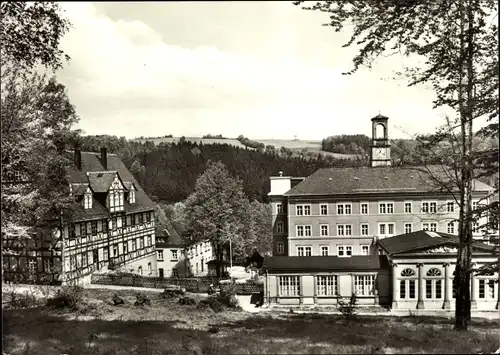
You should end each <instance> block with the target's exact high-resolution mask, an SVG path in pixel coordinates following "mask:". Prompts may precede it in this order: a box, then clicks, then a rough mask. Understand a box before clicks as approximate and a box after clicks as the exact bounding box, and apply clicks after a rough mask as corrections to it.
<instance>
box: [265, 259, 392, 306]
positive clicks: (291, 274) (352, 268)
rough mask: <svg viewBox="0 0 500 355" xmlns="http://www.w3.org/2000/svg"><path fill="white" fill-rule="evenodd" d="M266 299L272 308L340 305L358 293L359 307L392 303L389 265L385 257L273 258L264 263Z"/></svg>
mask: <svg viewBox="0 0 500 355" xmlns="http://www.w3.org/2000/svg"><path fill="white" fill-rule="evenodd" d="M263 268H264V271H265V272H266V277H265V281H264V297H265V298H266V302H267V303H268V304H270V305H289V306H300V305H319V306H328V305H335V304H336V303H337V296H341V297H350V296H351V295H352V294H353V293H356V295H357V297H358V304H360V305H380V304H389V302H390V285H389V282H390V278H389V263H388V259H387V257H386V256H385V255H370V256H351V257H349V258H345V257H339V256H273V257H268V258H266V259H265V261H264V266H263Z"/></svg>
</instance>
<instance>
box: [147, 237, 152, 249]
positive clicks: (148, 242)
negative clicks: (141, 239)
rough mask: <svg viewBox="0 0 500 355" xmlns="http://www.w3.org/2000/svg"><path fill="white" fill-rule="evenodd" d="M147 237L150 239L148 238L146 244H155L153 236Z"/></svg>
mask: <svg viewBox="0 0 500 355" xmlns="http://www.w3.org/2000/svg"><path fill="white" fill-rule="evenodd" d="M147 238H148V239H147V244H146V245H147V246H148V247H149V246H151V244H153V238H152V237H151V236H150V235H148V237H147Z"/></svg>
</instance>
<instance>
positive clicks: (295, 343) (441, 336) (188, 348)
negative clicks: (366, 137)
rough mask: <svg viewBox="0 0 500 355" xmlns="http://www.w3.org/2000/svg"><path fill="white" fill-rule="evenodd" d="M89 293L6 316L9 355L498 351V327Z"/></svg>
mask: <svg viewBox="0 0 500 355" xmlns="http://www.w3.org/2000/svg"><path fill="white" fill-rule="evenodd" d="M114 292H116V291H114V290H113V291H112V290H105V289H102V290H95V289H89V290H85V291H84V293H85V295H84V296H85V297H84V300H83V301H82V302H81V305H80V306H79V309H78V311H76V312H68V311H66V312H60V311H59V312H55V311H53V310H50V309H47V308H45V307H38V308H32V309H21V310H4V312H3V335H2V340H3V342H2V344H3V346H2V351H3V353H5V354H11V355H12V354H40V355H42V354H43V355H45V354H47V355H49V354H68V355H70V354H99V355H100V354H102V355H104V354H138V355H139V354H141V355H142V354H144V355H146V354H149V355H153V354H158V355H160V354H331V353H342V354H346V353H377V352H379V353H380V352H381V350H383V351H384V352H385V353H436V354H437V353H440V354H443V353H464V354H465V353H477V352H480V351H486V352H492V351H494V350H496V349H497V348H499V347H500V332H499V330H498V322H494V321H487V320H475V321H474V322H473V324H472V326H471V331H469V332H464V333H456V332H454V331H453V330H452V324H451V323H452V321H451V320H447V319H442V318H429V317H428V318H424V317H406V318H403V317H397V318H396V317H395V318H389V317H368V316H359V317H357V318H355V319H353V320H349V321H347V320H345V319H343V318H342V317H341V316H338V315H319V314H287V313H274V312H261V313H259V314H250V313H245V312H241V311H224V312H221V313H214V312H213V311H211V310H199V309H197V308H196V306H185V305H182V306H181V305H178V304H177V303H176V301H177V299H161V298H159V296H158V294H157V293H150V294H149V295H150V297H151V300H152V301H151V302H152V304H151V306H145V307H136V306H134V305H133V301H134V300H135V292H134V291H128V290H124V291H118V294H119V295H120V296H121V297H123V298H124V299H125V301H126V304H125V305H121V306H113V305H112V303H111V297H112V294H113V293H114Z"/></svg>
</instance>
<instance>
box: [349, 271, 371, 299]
mask: <svg viewBox="0 0 500 355" xmlns="http://www.w3.org/2000/svg"><path fill="white" fill-rule="evenodd" d="M374 291H375V276H374V275H362V276H361V275H359V276H358V275H356V276H354V292H356V294H357V295H360V296H370V295H373V294H374Z"/></svg>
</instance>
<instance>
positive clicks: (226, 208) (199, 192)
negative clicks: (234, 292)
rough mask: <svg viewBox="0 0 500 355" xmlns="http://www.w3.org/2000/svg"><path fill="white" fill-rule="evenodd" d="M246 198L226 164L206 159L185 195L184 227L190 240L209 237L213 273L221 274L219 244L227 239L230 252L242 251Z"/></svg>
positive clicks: (240, 183)
mask: <svg viewBox="0 0 500 355" xmlns="http://www.w3.org/2000/svg"><path fill="white" fill-rule="evenodd" d="M247 205H248V201H247V199H246V197H245V195H244V193H243V184H242V182H241V180H239V179H235V178H233V177H231V175H230V174H229V171H228V170H227V168H226V166H225V165H224V164H223V163H222V162H220V161H216V162H212V161H209V162H208V164H207V168H206V170H205V172H204V173H203V175H201V176H200V177H199V178H198V180H196V185H195V188H194V192H193V193H192V194H191V195H190V196H189V197H188V198H187V200H186V206H185V213H186V216H185V218H186V220H185V225H186V230H187V231H188V233H189V235H190V236H191V238H192V239H193V240H202V239H209V240H210V242H211V244H212V247H213V250H214V251H215V260H216V262H217V277H220V275H221V266H222V265H221V262H222V260H223V248H224V246H225V245H226V244H227V243H228V242H229V240H231V244H232V249H233V250H232V252H233V255H238V254H242V251H243V247H242V246H243V242H244V241H243V234H244V230H243V229H244V228H243V227H244V225H245V223H244V222H245V215H246V212H247V210H246V208H247Z"/></svg>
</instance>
